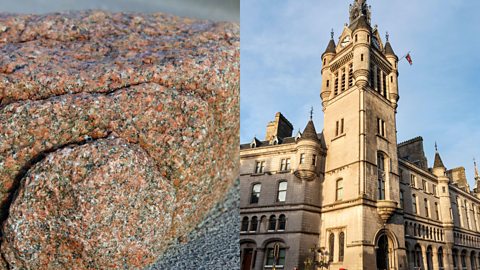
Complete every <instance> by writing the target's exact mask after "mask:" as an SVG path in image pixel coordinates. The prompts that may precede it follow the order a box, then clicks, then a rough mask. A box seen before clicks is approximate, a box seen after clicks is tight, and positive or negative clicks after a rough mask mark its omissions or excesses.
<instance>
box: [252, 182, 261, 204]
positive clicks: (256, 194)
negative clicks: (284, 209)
mask: <svg viewBox="0 0 480 270" xmlns="http://www.w3.org/2000/svg"><path fill="white" fill-rule="evenodd" d="M261 189H262V184H255V185H253V186H252V194H251V196H250V203H258V201H259V200H260V190H261Z"/></svg>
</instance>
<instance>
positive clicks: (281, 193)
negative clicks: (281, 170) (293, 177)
mask: <svg viewBox="0 0 480 270" xmlns="http://www.w3.org/2000/svg"><path fill="white" fill-rule="evenodd" d="M287 185H288V184H287V181H281V182H279V183H278V194H277V202H285V199H286V198H287Z"/></svg>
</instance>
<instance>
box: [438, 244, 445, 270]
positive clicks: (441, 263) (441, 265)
mask: <svg viewBox="0 0 480 270" xmlns="http://www.w3.org/2000/svg"><path fill="white" fill-rule="evenodd" d="M437 257H438V267H439V268H440V270H443V267H444V266H443V249H442V248H441V247H439V248H438V255H437Z"/></svg>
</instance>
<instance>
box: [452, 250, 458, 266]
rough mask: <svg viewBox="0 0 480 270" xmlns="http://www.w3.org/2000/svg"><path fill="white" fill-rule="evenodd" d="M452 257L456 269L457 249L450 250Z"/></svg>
mask: <svg viewBox="0 0 480 270" xmlns="http://www.w3.org/2000/svg"><path fill="white" fill-rule="evenodd" d="M452 259H453V268H454V269H457V267H458V261H457V260H458V251H457V250H456V249H453V250H452Z"/></svg>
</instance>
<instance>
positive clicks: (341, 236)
mask: <svg viewBox="0 0 480 270" xmlns="http://www.w3.org/2000/svg"><path fill="white" fill-rule="evenodd" d="M344 246H345V233H344V232H341V233H340V234H339V235H338V260H339V261H340V262H343V255H344V253H345V249H344Z"/></svg>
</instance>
